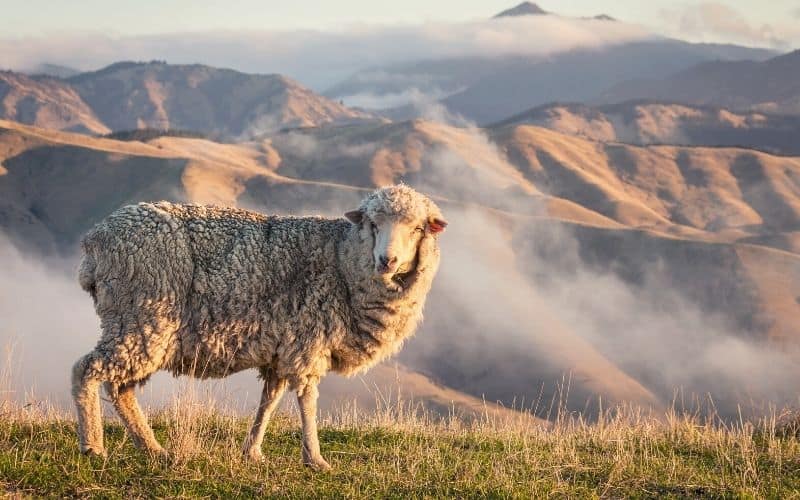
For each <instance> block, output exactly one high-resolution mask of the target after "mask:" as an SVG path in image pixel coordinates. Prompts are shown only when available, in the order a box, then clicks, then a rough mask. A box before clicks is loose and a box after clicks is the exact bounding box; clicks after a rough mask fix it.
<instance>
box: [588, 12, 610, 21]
mask: <svg viewBox="0 0 800 500" xmlns="http://www.w3.org/2000/svg"><path fill="white" fill-rule="evenodd" d="M592 19H597V20H598V21H616V19H614V18H613V17H611V16H609V15H608V14H598V15H596V16H594V17H593V18H592Z"/></svg>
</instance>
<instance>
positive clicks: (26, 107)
mask: <svg viewBox="0 0 800 500" xmlns="http://www.w3.org/2000/svg"><path fill="white" fill-rule="evenodd" d="M0 118H3V119H6V120H14V121H17V122H20V123H27V124H29V125H36V126H37V127H42V128H51V129H57V130H67V131H71V132H80V133H88V134H107V133H108V132H110V129H109V128H108V127H107V126H106V125H105V124H104V123H103V122H102V121H101V120H100V119H99V118H98V117H97V115H96V114H95V113H94V111H93V110H92V109H91V108H90V107H89V106H88V105H87V104H86V103H85V102H84V101H83V99H81V96H80V95H78V93H77V92H76V91H75V89H74V88H72V87H70V86H69V85H68V84H66V83H65V82H63V81H62V80H59V79H57V78H51V77H30V76H27V75H24V74H22V73H14V72H11V71H0Z"/></svg>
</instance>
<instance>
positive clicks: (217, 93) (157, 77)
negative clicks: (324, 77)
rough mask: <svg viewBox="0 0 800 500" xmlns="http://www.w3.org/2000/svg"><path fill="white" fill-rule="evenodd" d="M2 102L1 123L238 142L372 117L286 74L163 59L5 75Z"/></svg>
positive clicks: (0, 91) (1, 76)
mask: <svg viewBox="0 0 800 500" xmlns="http://www.w3.org/2000/svg"><path fill="white" fill-rule="evenodd" d="M0 103H1V104H2V107H0V116H1V117H3V118H6V119H11V120H15V121H18V122H20V123H26V124H31V125H37V126H41V127H46V128H54V129H60V130H69V131H75V132H84V133H93V134H105V133H109V132H117V131H123V130H131V129H137V128H155V129H179V130H191V131H196V132H202V133H204V134H207V135H209V136H212V137H216V138H220V139H232V138H239V137H249V136H252V135H257V134H261V133H265V132H270V131H274V130H278V129H281V128H285V127H308V126H318V125H323V124H329V123H349V122H354V121H359V120H368V119H371V118H372V117H371V116H370V115H369V114H368V113H364V112H361V111H357V110H352V109H349V108H346V107H344V106H342V105H341V104H339V103H338V102H335V101H332V100H330V99H327V98H325V97H322V96H319V95H317V94H315V93H314V92H312V91H311V90H309V89H307V88H305V87H303V86H301V85H300V84H298V83H297V82H295V81H293V80H291V79H289V78H287V77H284V76H282V75H251V74H245V73H241V72H238V71H233V70H228V69H217V68H212V67H209V66H203V65H169V64H166V63H163V62H159V61H152V62H149V63H135V62H121V63H116V64H112V65H111V66H108V67H106V68H103V69H101V70H98V71H93V72H90V73H80V74H77V75H73V76H71V77H69V78H66V79H59V78H54V77H49V76H36V75H32V76H28V75H24V74H20V73H14V72H9V71H6V72H0Z"/></svg>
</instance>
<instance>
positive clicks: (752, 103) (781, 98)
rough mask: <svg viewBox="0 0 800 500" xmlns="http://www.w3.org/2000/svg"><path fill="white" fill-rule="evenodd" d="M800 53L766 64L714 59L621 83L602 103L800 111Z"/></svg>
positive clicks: (767, 61) (604, 94)
mask: <svg viewBox="0 0 800 500" xmlns="http://www.w3.org/2000/svg"><path fill="white" fill-rule="evenodd" d="M798 81H800V50H795V51H794V52H790V53H788V54H784V55H780V56H777V57H773V58H771V59H768V60H766V61H763V60H762V61H759V60H745V61H713V62H706V63H703V64H698V65H696V66H693V67H691V68H687V69H686V70H684V71H680V72H678V73H676V74H674V75H670V76H667V77H663V78H652V77H651V78H646V79H639V80H632V81H628V82H623V83H620V84H618V85H616V86H614V87H612V88H611V89H609V90H608V91H606V92H604V93H602V94H601V95H600V96H599V98H598V99H597V100H598V101H600V102H605V103H614V102H620V101H627V100H631V99H654V100H663V101H670V102H683V103H687V104H698V105H705V106H719V107H724V108H729V109H732V110H756V111H764V112H772V113H781V114H798V113H800V86H798V84H797V82H798Z"/></svg>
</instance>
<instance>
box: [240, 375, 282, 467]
mask: <svg viewBox="0 0 800 500" xmlns="http://www.w3.org/2000/svg"><path fill="white" fill-rule="evenodd" d="M284 392H286V380H283V379H278V378H276V377H274V376H270V375H267V376H265V377H264V389H263V390H262V391H261V403H260V404H259V405H258V411H257V412H256V419H255V421H254V422H253V427H252V428H251V429H250V433H249V434H248V435H247V438H245V440H244V446H243V447H242V452H243V453H244V456H245V457H247V458H249V459H250V460H253V461H256V462H258V461H261V460H263V458H264V456H263V455H262V453H261V443H262V442H263V441H264V432H265V431H266V430H267V424H268V423H269V419H270V417H271V416H272V413H273V412H274V411H275V408H277V407H278V403H280V401H281V398H282V397H283V394H284Z"/></svg>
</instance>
